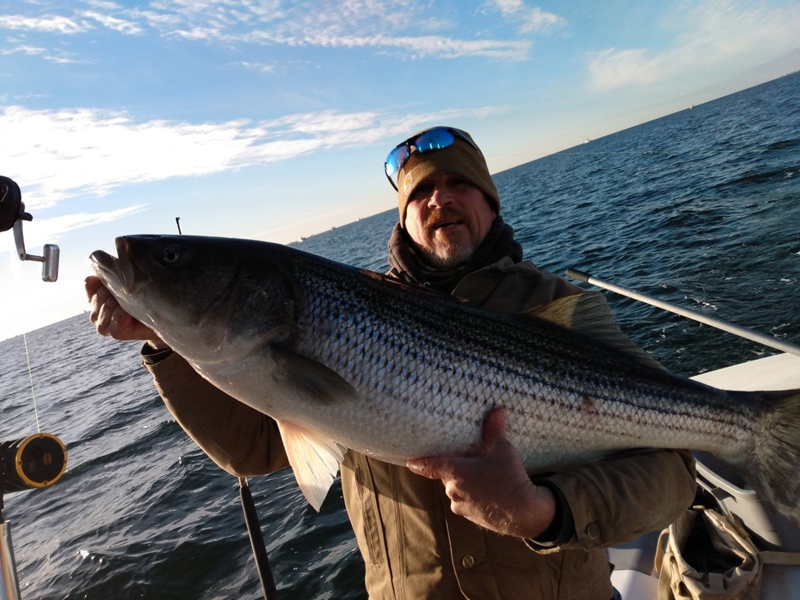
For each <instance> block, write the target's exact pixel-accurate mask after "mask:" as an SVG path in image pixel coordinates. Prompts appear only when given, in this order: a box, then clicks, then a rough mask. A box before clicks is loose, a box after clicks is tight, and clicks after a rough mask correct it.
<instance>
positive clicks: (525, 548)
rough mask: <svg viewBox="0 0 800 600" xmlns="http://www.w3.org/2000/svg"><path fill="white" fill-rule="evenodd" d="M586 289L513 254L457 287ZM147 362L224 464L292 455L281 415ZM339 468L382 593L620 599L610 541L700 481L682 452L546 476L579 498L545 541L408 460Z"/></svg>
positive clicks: (500, 291)
mask: <svg viewBox="0 0 800 600" xmlns="http://www.w3.org/2000/svg"><path fill="white" fill-rule="evenodd" d="M581 292H582V290H581V289H580V288H578V287H576V286H573V285H571V284H569V283H567V282H566V281H565V280H563V279H561V278H558V277H556V276H555V275H552V274H549V273H546V272H543V271H539V270H538V269H537V268H536V267H535V266H534V265H533V264H532V263H520V264H514V263H512V262H511V261H510V260H503V261H500V262H499V263H497V264H495V265H492V266H489V267H486V268H485V269H481V270H480V271H476V272H474V273H472V274H470V275H468V276H466V277H465V278H464V279H463V280H462V281H461V282H460V283H459V284H458V286H457V287H456V290H455V291H454V295H457V296H460V297H462V298H466V299H468V300H470V301H471V302H472V303H474V304H476V305H478V306H484V307H486V308H490V309H492V310H497V311H501V312H526V311H528V310H530V309H532V308H534V307H536V306H538V305H541V304H545V303H548V302H551V301H552V300H554V299H557V298H560V297H563V296H567V295H572V294H578V293H581ZM609 319H611V315H610V312H609ZM148 368H149V369H150V371H151V372H152V374H153V376H154V378H155V381H156V385H157V387H158V390H159V393H160V394H161V396H162V398H163V399H164V401H165V403H166V405H167V407H168V408H169V410H170V411H171V412H172V414H173V415H174V416H175V418H176V419H177V420H178V422H179V423H180V424H181V426H182V427H183V428H184V429H185V430H186V431H187V433H188V434H189V435H190V436H191V437H192V439H194V440H195V442H197V444H198V445H199V446H200V447H201V448H202V449H203V450H204V451H205V452H206V453H207V454H208V455H209V456H210V457H211V458H212V459H213V460H214V461H215V462H216V463H217V464H218V465H219V466H220V467H222V468H223V469H225V470H227V471H229V472H231V473H233V474H236V475H240V476H253V475H259V474H263V473H267V472H271V471H274V470H277V469H280V468H283V467H285V466H288V463H287V459H286V454H285V452H284V450H283V445H282V443H281V440H280V435H279V433H278V429H277V426H276V424H275V422H274V421H273V420H272V419H270V418H269V417H267V416H265V415H263V414H261V413H259V412H257V411H255V410H253V409H251V408H249V407H248V406H245V405H244V404H241V403H239V402H237V401H236V400H234V399H232V398H230V397H229V396H227V395H226V394H224V393H223V392H221V391H219V390H218V389H217V388H215V387H213V386H212V385H211V384H209V383H208V382H206V381H205V380H203V379H202V378H200V377H199V376H198V375H197V374H196V373H195V372H194V371H193V370H192V368H191V367H190V366H189V365H188V363H186V362H185V361H184V360H183V359H182V358H180V357H179V356H177V355H172V356H170V357H169V358H167V359H165V360H164V361H162V362H159V363H157V364H155V365H151V366H149V367H148ZM341 476H342V488H343V491H344V499H345V504H346V506H347V512H348V515H349V517H350V521H351V523H352V525H353V529H354V530H355V534H356V538H357V539H358V545H359V548H360V550H361V554H362V556H363V557H364V561H365V563H366V587H367V590H368V592H369V596H370V598H371V599H373V600H418V599H449V598H469V599H471V600H479V599H480V600H500V599H514V600H517V599H528V598H530V599H548V600H549V599H553V600H555V599H559V600H566V599H570V600H610V599H611V597H612V596H613V590H612V588H611V583H610V579H609V574H610V567H609V565H608V563H607V560H606V555H605V552H604V551H603V550H602V548H604V547H607V546H612V545H616V544H619V543H622V542H624V541H627V540H630V539H633V538H634V537H637V536H638V535H640V534H642V533H645V532H647V531H652V530H656V529H662V528H664V527H666V526H668V525H669V524H670V523H671V522H672V521H674V520H675V519H676V518H677V517H678V516H679V515H680V514H681V512H682V511H684V510H685V509H686V508H687V507H688V506H689V505H690V504H691V502H692V500H693V498H694V494H695V488H696V484H695V480H694V463H693V460H692V457H691V454H690V453H689V452H683V451H681V452H678V451H667V450H660V451H653V452H651V453H645V454H639V455H635V456H628V457H625V458H617V459H613V460H606V461H603V462H600V463H594V464H589V465H585V466H583V467H580V468H577V469H574V470H571V471H566V472H562V473H556V474H553V475H551V476H550V477H549V478H548V480H549V482H550V483H551V484H553V485H555V486H556V487H557V488H558V489H559V490H560V491H561V493H562V494H563V496H564V498H565V499H566V501H567V503H568V505H569V508H570V510H571V512H572V518H573V520H574V524H575V535H574V536H573V538H572V539H571V540H569V541H568V542H567V543H565V544H563V545H562V546H560V547H557V548H545V547H542V546H540V545H537V544H535V543H534V542H526V541H525V540H521V539H517V538H513V537H508V536H500V535H497V534H494V533H491V532H489V531H487V530H484V529H482V528H480V527H478V526H476V525H474V524H473V523H471V522H469V521H467V520H466V519H464V518H462V517H459V516H456V515H454V514H453V513H452V512H451V511H450V509H449V500H448V498H447V497H446V495H445V493H444V486H443V485H442V484H441V482H439V481H434V480H429V479H425V478H423V477H419V476H417V475H414V474H412V473H411V472H410V471H409V470H408V469H406V468H404V467H398V466H395V465H389V464H386V463H383V462H380V461H377V460H374V459H371V458H368V457H366V456H364V455H362V454H359V453H356V452H352V451H351V452H348V453H347V454H346V456H345V461H344V463H343V464H342V468H341Z"/></svg>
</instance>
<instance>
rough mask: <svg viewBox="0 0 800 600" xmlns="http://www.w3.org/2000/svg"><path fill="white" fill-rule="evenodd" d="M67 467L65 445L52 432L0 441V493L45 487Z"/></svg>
mask: <svg viewBox="0 0 800 600" xmlns="http://www.w3.org/2000/svg"><path fill="white" fill-rule="evenodd" d="M66 468H67V448H66V447H65V446H64V444H63V442H62V441H61V440H60V439H58V438H57V437H56V436H54V435H53V434H51V433H37V434H35V435H30V436H28V437H26V438H22V439H19V440H13V441H10V442H0V473H2V478H3V479H2V484H3V487H2V492H3V493H6V494H7V493H9V492H16V491H18V490H26V489H33V488H43V487H48V486H50V485H52V484H54V483H55V482H56V481H58V480H59V479H61V476H62V475H63V474H64V470H65V469H66Z"/></svg>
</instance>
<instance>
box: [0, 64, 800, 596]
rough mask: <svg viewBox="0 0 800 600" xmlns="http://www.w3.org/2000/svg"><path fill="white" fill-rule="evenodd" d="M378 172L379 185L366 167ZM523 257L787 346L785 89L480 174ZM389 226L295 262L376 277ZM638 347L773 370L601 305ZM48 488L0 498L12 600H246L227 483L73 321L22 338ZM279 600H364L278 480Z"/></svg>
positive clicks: (110, 350)
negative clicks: (13, 567)
mask: <svg viewBox="0 0 800 600" xmlns="http://www.w3.org/2000/svg"><path fill="white" fill-rule="evenodd" d="M376 168H379V167H376ZM495 181H496V183H497V186H498V189H499V191H500V195H501V198H502V199H503V209H502V213H503V215H504V218H505V219H506V221H507V222H509V223H510V224H511V225H512V226H513V227H514V229H515V231H516V233H517V238H518V239H519V241H520V242H521V243H522V245H523V247H524V248H525V256H526V258H528V259H530V260H533V261H534V262H536V263H537V264H538V265H539V266H540V267H542V268H545V269H547V270H550V271H553V272H557V273H563V271H564V270H565V269H566V268H567V267H575V268H578V269H581V270H584V271H587V272H590V273H592V274H593V275H595V276H597V277H600V278H603V279H606V280H609V281H612V282H615V283H618V284H620V285H625V286H628V287H633V288H636V289H638V290H640V291H643V292H645V293H649V294H652V295H654V296H657V297H659V298H661V299H664V300H667V301H670V302H674V303H676V304H680V305H682V306H686V307H688V308H693V309H696V310H698V311H700V312H703V313H706V314H709V315H713V316H716V317H719V318H723V319H726V320H729V321H733V322H736V323H738V324H741V325H744V326H747V327H752V328H754V329H757V330H760V331H762V332H765V333H769V334H772V335H774V336H776V337H778V338H781V339H784V340H787V341H792V342H794V343H800V74H793V75H790V76H787V77H784V78H781V79H779V80H776V81H773V82H770V83H767V84H764V85H761V86H758V87H755V88H751V89H748V90H745V91H743V92H739V93H737V94H734V95H731V96H727V97H725V98H722V99H719V100H716V101H713V102H709V103H707V104H703V105H699V106H696V107H693V108H691V109H688V108H687V109H686V110H684V111H681V112H679V113H676V114H673V115H670V116H668V117H664V118H662V119H658V120H656V121H652V122H649V123H646V124H644V125H640V126H638V127H634V128H631V129H628V130H625V131H622V132H619V133H616V134H614V135H610V136H607V137H605V138H602V139H598V140H593V141H591V142H589V143H587V144H582V145H581V146H578V147H575V148H572V149H570V150H567V151H564V152H561V153H558V154H555V155H552V156H548V157H546V158H543V159H540V160H537V161H534V162H531V163H528V164H525V165H522V166H519V167H516V168H514V169H511V170H508V171H505V172H503V173H500V174H498V175H496V177H495ZM395 220H396V213H395V211H388V212H386V213H382V214H379V215H376V216H374V217H371V218H368V219H362V220H360V221H358V222H356V223H353V224H351V225H348V226H345V227H339V228H337V229H335V230H331V231H328V232H325V233H323V234H320V235H318V236H314V237H311V238H308V239H307V240H305V241H303V242H302V243H299V244H297V245H298V246H299V247H300V248H302V249H304V250H307V251H310V252H314V253H317V254H321V255H324V256H328V257H331V258H334V259H337V260H340V261H343V262H348V263H351V264H355V265H358V266H361V267H366V268H370V269H374V270H377V271H383V270H385V269H386V240H387V238H388V234H389V231H390V229H391V227H392V226H393V224H394V222H395ZM609 301H610V303H611V305H612V308H613V309H614V311H615V313H616V315H617V317H618V320H619V322H620V323H621V325H622V326H623V328H624V329H625V330H626V331H627V332H628V333H629V335H630V336H631V337H632V338H633V339H634V340H635V341H636V342H637V343H639V344H640V345H641V346H642V347H644V348H645V349H647V350H648V351H650V352H652V353H653V354H655V355H656V356H657V357H658V358H659V359H660V360H661V361H662V362H663V363H664V364H665V365H666V366H667V367H669V368H671V369H672V370H674V371H676V372H679V373H682V374H684V375H692V374H695V373H698V372H702V371H706V370H711V369H716V368H721V367H724V366H728V365H730V364H734V363H737V362H741V361H745V360H750V359H753V358H758V357H760V356H764V355H767V354H772V353H774V351H772V350H769V349H765V348H762V347H760V346H757V345H755V344H753V343H752V342H747V341H745V340H740V339H738V338H735V337H733V336H730V335H728V334H725V333H722V332H718V331H716V330H713V329H711V328H708V327H704V326H701V325H699V324H697V323H694V322H691V321H687V320H685V319H682V318H680V317H677V316H674V315H671V314H668V313H664V312H662V311H659V310H658V309H654V308H652V307H649V306H645V305H641V304H637V303H635V302H634V301H632V300H628V299H625V298H619V297H614V296H609ZM27 345H28V350H29V356H30V364H31V374H32V380H33V386H34V390H35V395H36V404H37V406H38V418H39V424H40V426H41V429H42V431H48V432H51V433H54V434H56V435H58V436H59V437H60V438H61V439H62V440H63V441H64V442H65V443H66V445H67V447H68V450H69V467H68V469H67V472H66V474H65V475H64V477H63V478H62V480H61V481H60V482H58V483H57V484H55V485H54V486H52V487H51V488H48V489H44V490H32V491H23V492H15V493H12V494H9V495H7V496H6V497H5V507H4V509H3V516H4V517H5V518H6V519H7V520H8V521H10V522H11V527H12V534H13V539H14V548H15V552H16V557H17V564H18V568H19V579H20V586H21V589H22V596H23V598H24V599H25V600H32V599H54V598H64V599H67V598H68V599H79V598H85V599H98V600H101V599H102V600H106V599H127V598H150V599H156V600H160V599H165V600H166V599H216V598H220V599H221V598H225V599H228V598H259V597H261V596H260V587H259V584H258V580H257V578H256V574H255V570H254V564H253V559H252V556H251V551H250V546H249V542H248V539H247V534H246V531H245V527H244V523H243V518H242V513H241V508H240V506H239V503H238V494H237V490H236V480H235V479H234V478H233V477H231V476H230V475H227V474H225V473H224V472H222V471H221V470H220V469H218V468H217V467H216V466H214V465H213V463H211V461H210V460H208V459H207V458H206V457H205V455H204V454H203V453H202V452H201V451H200V450H198V449H197V448H196V447H195V446H194V444H193V443H192V442H191V441H190V440H189V439H188V438H187V437H186V436H185V435H184V434H183V432H182V430H181V429H180V427H179V426H178V425H177V424H176V423H175V421H174V420H173V419H171V417H170V415H169V413H168V412H167V411H166V409H165V408H164V406H163V404H162V402H161V400H160V399H159V398H158V396H157V394H156V393H155V391H154V389H153V386H152V383H151V381H150V376H149V374H148V373H147V372H146V371H145V370H144V369H143V368H142V367H141V365H140V359H139V355H138V352H139V348H138V345H137V344H135V343H120V342H115V341H113V340H109V339H105V338H102V337H100V336H98V335H96V334H95V333H94V329H93V328H92V326H91V324H90V323H89V321H88V316H87V315H85V314H84V315H78V316H77V317H74V318H72V319H69V320H66V321H63V322H61V323H57V324H55V325H52V326H49V327H47V328H44V329H40V330H37V331H35V332H31V333H29V334H28V335H27ZM0 400H1V401H2V415H3V416H2V419H0V440H12V439H17V438H22V437H25V436H27V435H31V434H33V433H35V432H36V429H37V425H36V419H35V416H34V410H33V403H32V397H31V384H30V381H29V376H28V370H27V363H26V353H25V345H24V340H23V338H22V337H21V336H20V337H16V338H13V339H10V340H7V341H5V342H2V343H0ZM250 485H251V489H252V491H253V495H254V497H255V499H256V503H257V506H258V510H259V514H260V518H261V522H262V530H263V533H264V537H265V539H266V542H267V549H268V551H269V554H270V560H271V562H272V566H273V571H274V575H275V579H276V581H277V584H278V590H279V593H280V596H281V597H282V598H291V599H296V598H303V599H307V598H308V599H312V598H313V599H363V598H365V597H366V594H365V592H364V589H363V583H362V580H363V574H364V567H363V565H362V562H361V559H360V556H359V554H358V550H357V548H356V545H355V541H354V538H353V534H352V532H351V530H350V526H349V523H348V521H347V517H346V514H345V512H344V507H343V503H342V499H341V491H340V488H339V487H338V484H337V485H336V486H335V487H334V489H333V490H332V491H331V493H330V495H329V496H328V499H327V500H326V502H325V504H324V505H323V508H322V511H321V512H320V513H319V514H317V513H315V512H314V511H313V510H312V509H310V508H309V507H308V506H307V505H306V503H305V501H304V500H303V498H302V496H301V495H300V492H299V490H298V489H297V486H296V484H295V483H294V478H293V475H292V474H291V473H290V472H288V471H284V472H280V473H276V474H272V475H268V476H264V477H258V478H254V479H251V480H250Z"/></svg>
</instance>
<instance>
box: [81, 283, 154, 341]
mask: <svg viewBox="0 0 800 600" xmlns="http://www.w3.org/2000/svg"><path fill="white" fill-rule="evenodd" d="M84 287H85V289H86V298H87V299H88V300H89V304H90V305H91V307H92V311H91V313H90V314H89V320H90V321H91V322H92V323H93V324H94V326H95V328H96V329H97V333H99V334H100V335H107V336H109V337H112V338H114V339H115V340H142V341H146V342H147V343H148V344H150V345H151V346H152V347H153V348H155V349H160V348H167V347H168V346H167V344H165V343H164V342H163V341H162V340H161V338H160V337H158V335H157V334H156V332H155V331H153V330H152V329H150V328H149V327H148V326H147V325H144V324H143V323H141V322H140V321H137V320H136V319H134V318H133V317H132V316H130V315H129V314H128V313H127V312H125V310H124V309H123V308H122V307H121V306H120V305H119V302H117V299H116V298H114V296H112V295H111V292H109V291H108V289H107V288H106V287H105V286H104V285H103V284H102V282H101V281H100V278H99V277H95V276H93V275H92V276H89V277H87V278H86V280H85V282H84Z"/></svg>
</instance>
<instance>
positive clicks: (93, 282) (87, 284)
mask: <svg viewBox="0 0 800 600" xmlns="http://www.w3.org/2000/svg"><path fill="white" fill-rule="evenodd" d="M99 287H104V286H103V284H102V282H101V281H100V278H99V277H97V276H95V275H89V276H88V277H87V278H86V279H84V280H83V289H84V290H85V291H86V299H87V300H88V301H89V302H91V301H92V296H94V294H95V292H97V288H99Z"/></svg>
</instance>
